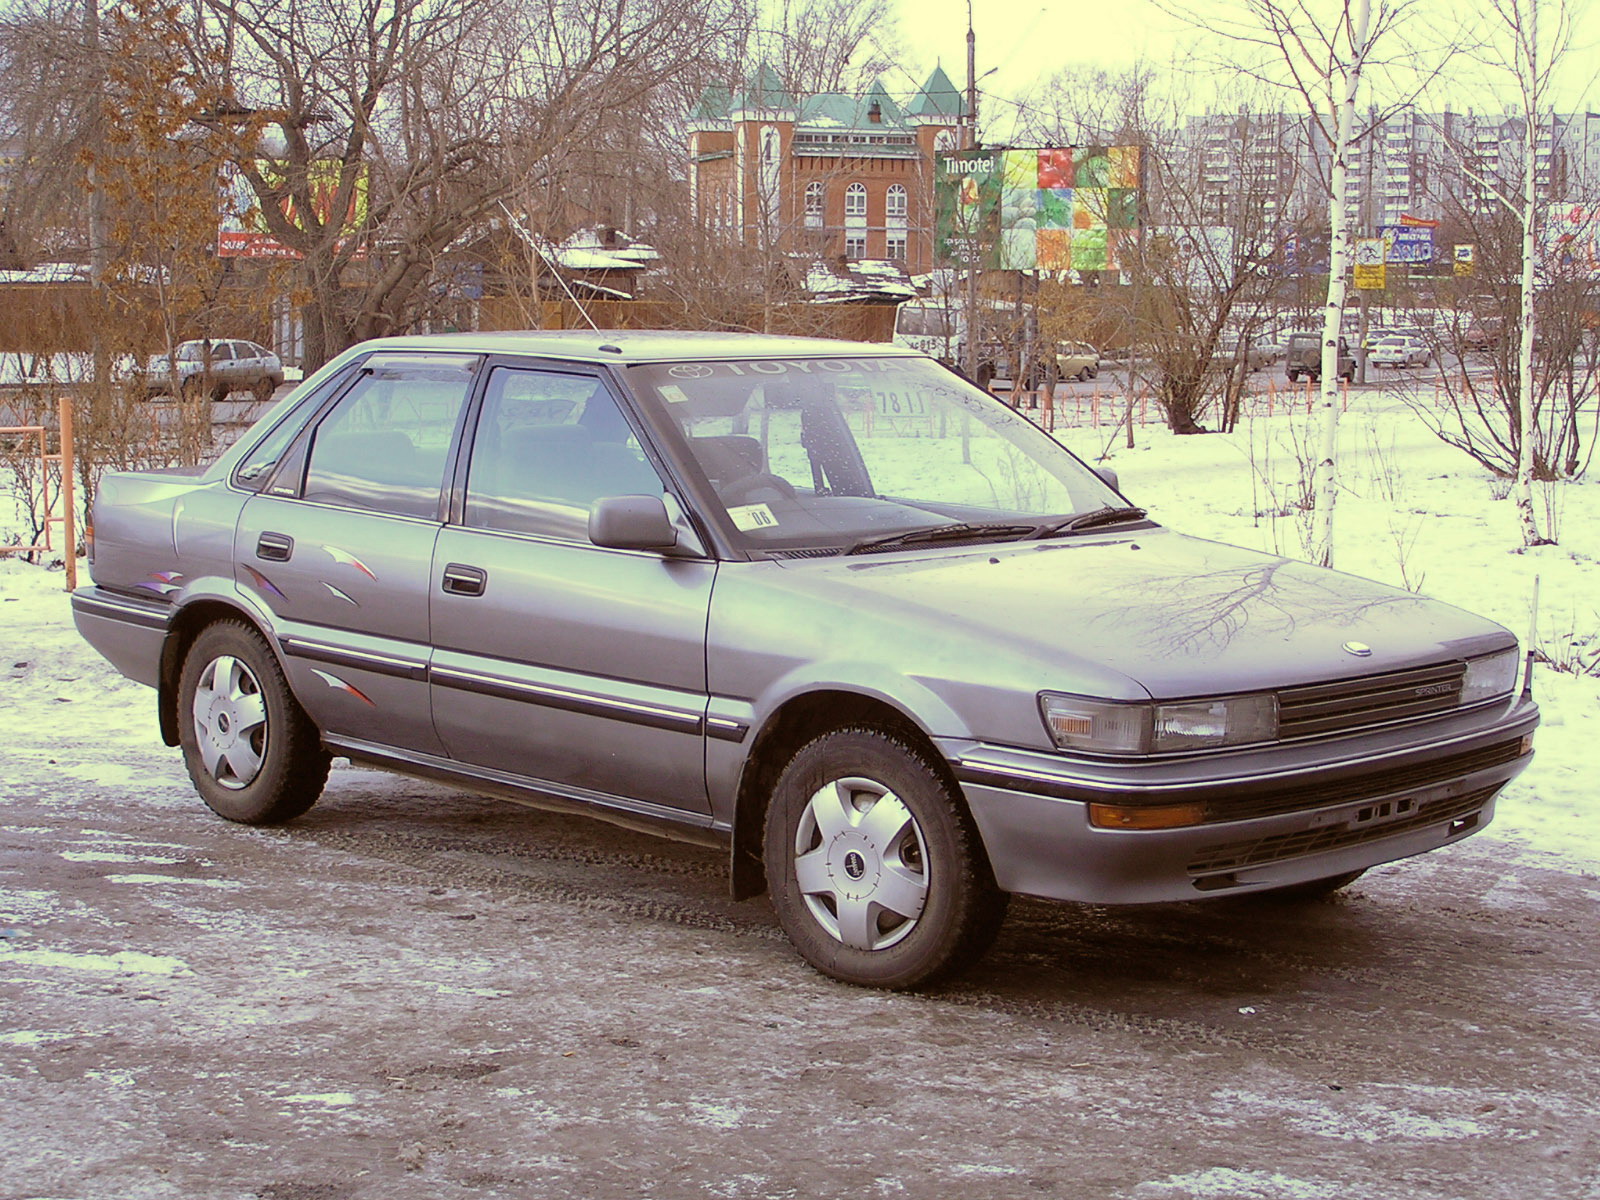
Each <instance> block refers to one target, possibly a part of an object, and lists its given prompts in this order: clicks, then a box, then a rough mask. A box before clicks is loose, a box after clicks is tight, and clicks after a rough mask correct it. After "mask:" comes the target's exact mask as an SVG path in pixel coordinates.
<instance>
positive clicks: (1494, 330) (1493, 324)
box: [1461, 321, 1500, 350]
mask: <svg viewBox="0 0 1600 1200" xmlns="http://www.w3.org/2000/svg"><path fill="white" fill-rule="evenodd" d="M1461 340H1462V341H1463V342H1464V343H1465V344H1466V346H1467V348H1468V349H1469V350H1493V349H1494V348H1495V347H1496V346H1498V345H1499V344H1500V324H1499V322H1497V321H1474V322H1472V324H1470V325H1468V326H1467V331H1466V333H1465V334H1463V335H1462V338H1461Z"/></svg>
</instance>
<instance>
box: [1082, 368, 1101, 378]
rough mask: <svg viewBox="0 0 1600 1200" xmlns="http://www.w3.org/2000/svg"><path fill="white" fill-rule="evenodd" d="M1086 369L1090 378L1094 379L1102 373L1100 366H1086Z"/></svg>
mask: <svg viewBox="0 0 1600 1200" xmlns="http://www.w3.org/2000/svg"><path fill="white" fill-rule="evenodd" d="M1084 370H1085V371H1087V372H1088V374H1089V378H1090V379H1093V378H1095V376H1097V375H1099V374H1100V368H1099V367H1085V368H1084Z"/></svg>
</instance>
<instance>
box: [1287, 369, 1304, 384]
mask: <svg viewBox="0 0 1600 1200" xmlns="http://www.w3.org/2000/svg"><path fill="white" fill-rule="evenodd" d="M1284 374H1285V375H1287V376H1288V377H1289V382H1290V383H1299V382H1300V372H1299V371H1285V372H1284Z"/></svg>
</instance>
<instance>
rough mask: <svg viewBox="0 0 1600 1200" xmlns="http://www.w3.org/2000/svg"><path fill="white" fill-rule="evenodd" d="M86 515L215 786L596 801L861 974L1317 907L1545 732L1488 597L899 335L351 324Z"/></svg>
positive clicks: (264, 810) (891, 983)
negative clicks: (1153, 511)
mask: <svg viewBox="0 0 1600 1200" xmlns="http://www.w3.org/2000/svg"><path fill="white" fill-rule="evenodd" d="M94 529H95V538H94V541H93V543H92V545H93V554H92V558H91V562H90V571H91V573H92V575H93V580H94V582H93V585H92V586H89V587H83V588H79V589H78V590H77V591H76V592H74V593H73V597H72V607H73V612H74V615H75V617H76V620H77V624H78V629H79V630H80V631H81V632H82V634H83V635H84V637H86V638H87V639H88V640H89V641H90V642H91V643H92V644H93V645H94V646H95V647H96V649H98V650H99V651H100V652H101V653H102V654H104V655H105V656H106V658H107V659H109V660H110V661H111V662H112V663H113V664H114V665H115V666H116V667H117V668H118V669H119V670H120V671H122V672H123V673H124V674H126V675H128V676H130V677H131V678H133V679H136V680H138V681H140V682H142V683H146V684H149V685H151V686H152V687H153V688H154V689H155V697H154V700H155V704H154V707H155V710H156V712H155V714H154V715H155V717H156V720H157V722H158V723H159V728H160V730H161V734H162V737H163V738H164V739H165V740H166V742H167V743H168V744H169V745H172V746H177V747H180V748H181V753H182V757H183V760H184V763H185V765H186V766H187V768H188V771H189V775H190V778H191V779H192V780H193V782H194V785H195V788H196V790H197V791H198V792H199V794H200V796H201V798H202V799H203V800H204V801H205V802H206V804H207V805H209V806H210V807H211V808H212V809H213V810H214V811H215V812H216V813H218V814H219V815H220V816H223V817H225V818H227V819H229V820H233V821H240V822H244V823H247V824H267V823H273V822H281V821H287V820H290V819H292V818H294V817H297V816H299V815H300V814H302V813H304V812H306V811H307V810H308V809H309V808H311V806H312V805H313V804H314V803H315V802H316V800H317V798H318V796H319V795H320V794H321V792H322V790H323V786H324V783H325V782H326V780H327V776H328V768H329V762H330V757H331V756H332V755H335V754H337V755H344V756H348V757H350V758H351V759H353V760H356V761H360V762H364V763H371V764H376V765H380V766H384V767H388V768H392V769H394V770H396V771H400V772H402V773H408V774H414V775H420V776H426V777H431V778H435V779H442V780H446V781H449V782H450V783H452V784H454V785H456V786H459V787H466V788H472V789H476V790H481V791H485V792H488V793H492V794H498V795H506V796H510V797H512V798H514V799H518V800H521V801H524V802H527V803H531V804H534V805H538V806H543V807H549V808H552V809H555V810H557V811H564V812H572V811H581V812H588V813H591V814H593V815H596V816H600V817H603V818H605V819H608V820H612V821H615V822H617V823H618V824H621V825H625V826H628V827H631V828H635V829H650V830H655V831H657V832H663V833H667V834H669V835H670V836H673V837H677V838H680V839H685V840H689V841H693V842H698V843H700V844H703V845H706V846H711V847H718V848H720V849H721V850H722V851H723V852H724V853H725V854H726V856H727V860H726V861H727V862H728V863H729V869H730V878H731V883H732V890H733V894H734V896H735V898H736V899H744V898H746V897H749V896H754V895H758V894H760V893H761V892H763V891H765V892H768V893H770V895H771V897H772V903H773V907H774V909H775V910H776V912H777V916H778V922H779V924H780V925H781V926H782V928H783V930H784V931H785V933H787V934H788V936H789V938H790V939H791V941H792V942H793V943H794V945H795V946H796V947H797V949H798V950H799V952H800V953H801V954H802V955H803V956H804V957H805V958H806V960H807V961H809V962H810V963H812V964H813V965H814V966H815V967H816V968H817V969H818V970H820V971H823V972H825V973H827V974H829V975H831V976H834V977H835V978H838V979H842V980H847V981H850V982H854V983H863V984H871V985H875V986H880V987H893V988H904V987H913V986H916V985H918V984H921V983H925V982H927V981H929V980H932V979H935V978H937V977H939V976H940V975H944V974H948V973H950V972H952V971H955V970H958V969H961V968H962V967H964V966H966V965H967V964H969V963H971V962H972V961H973V960H974V959H975V958H976V957H977V956H978V955H979V954H980V953H981V952H982V951H983V950H984V948H985V947H986V946H987V945H988V944H989V943H990V942H991V941H992V940H993V938H994V937H995V934H996V932H997V930H998V928H999V925H1000V922H1001V920H1002V917H1003V915H1004V912H1005V906H1006V898H1007V896H1009V895H1011V894H1021V895H1029V896H1039V897H1044V898H1048V899H1057V900H1073V901H1082V902H1086V903H1089V904H1148V903H1157V902H1169V901H1182V900H1206V899H1217V898H1228V897H1233V898H1242V897H1246V896H1250V895H1251V894H1265V895H1270V896H1272V897H1274V898H1276V899H1277V900H1279V901H1283V900H1287V899H1292V898H1296V897H1298V898H1301V899H1304V898H1307V897H1311V896H1317V895H1324V894H1326V893H1329V892H1331V891H1334V890H1336V889H1338V888H1340V887H1343V886H1344V885H1345V884H1347V883H1349V882H1351V881H1352V880H1353V879H1355V878H1356V877H1357V876H1358V875H1360V874H1361V873H1362V872H1363V871H1364V870H1366V869H1367V868H1368V867H1372V866H1375V865H1377V864H1379V863H1386V862H1391V861H1393V860H1395V859H1399V858H1404V857H1407V856H1409V855H1413V854H1420V853H1423V852H1425V851H1430V850H1433V849H1436V848H1438V847H1441V846H1446V845H1449V844H1451V843H1454V842H1457V841H1460V840H1461V839H1463V838H1465V837H1468V836H1470V835H1471V834H1473V833H1475V832H1476V831H1478V830H1480V829H1482V828H1484V827H1485V826H1486V825H1487V824H1488V823H1489V820H1490V818H1491V816H1492V815H1493V812H1494V805H1495V797H1496V795H1497V794H1498V793H1499V791H1500V789H1501V788H1502V787H1503V786H1504V785H1505V783H1506V782H1507V781H1508V780H1510V779H1511V778H1513V777H1514V776H1515V775H1516V774H1517V773H1518V772H1519V771H1521V770H1522V768H1523V767H1525V766H1526V765H1527V763H1528V761H1529V759H1530V758H1531V756H1532V735H1533V730H1534V727H1535V725H1536V724H1537V722H1538V709H1537V707H1536V705H1535V704H1534V703H1533V702H1532V700H1531V699H1529V698H1528V697H1527V696H1526V695H1524V694H1521V693H1519V692H1518V689H1517V686H1516V685H1517V679H1518V666H1519V662H1520V658H1519V655H1518V652H1517V643H1516V639H1515V638H1514V637H1513V636H1512V635H1511V633H1509V632H1508V631H1507V630H1505V629H1503V628H1502V627H1500V626H1499V625H1497V624H1495V623H1494V622H1492V621H1488V620H1485V619H1483V618H1482V617H1477V616H1473V615H1472V614H1470V613H1466V612H1462V611H1461V610H1459V609H1455V608H1452V607H1450V606H1449V605H1446V604H1441V603H1439V602H1438V601H1435V600H1430V599H1428V598H1427V597H1424V596H1420V595H1416V594H1413V593H1411V592H1407V591H1404V590H1401V589H1399V588H1394V587H1388V586H1386V585H1383V584H1379V583H1374V582H1370V581H1368V580H1363V579H1357V578H1355V577H1353V576H1350V575H1345V574H1338V573H1335V572H1333V571H1328V570H1323V569H1321V568H1318V567H1314V566H1311V565H1309V564H1307V563H1302V562H1295V561H1293V560H1290V559H1285V558H1280V557H1277V556H1274V555H1268V554H1263V553H1260V552H1257V551H1252V550H1245V549H1240V548H1238V547H1233V546H1227V545H1223V544H1221V543H1218V542H1215V541H1211V540H1208V539H1205V538H1197V537H1191V536H1188V535H1185V534H1181V533H1177V532H1175V531H1172V530H1169V529H1166V528H1163V527H1162V526H1161V525H1159V524H1157V523H1156V522H1154V521H1152V520H1150V519H1149V517H1148V516H1147V514H1146V513H1145V511H1144V510H1143V509H1141V508H1138V507H1136V506H1134V505H1132V504H1130V503H1129V501H1128V500H1127V499H1126V498H1125V497H1124V496H1123V495H1122V494H1121V492H1120V491H1118V489H1117V486H1116V480H1115V478H1114V477H1113V476H1111V475H1110V473H1109V472H1108V471H1105V470H1100V471H1095V470H1091V469H1090V468H1089V467H1088V466H1087V465H1085V464H1084V463H1083V462H1082V461H1081V460H1079V459H1077V458H1075V457H1074V456H1073V455H1072V454H1071V453H1069V452H1068V451H1067V450H1066V449H1065V448H1064V447H1062V446H1061V445H1060V444H1059V443H1057V442H1056V441H1055V440H1054V439H1053V438H1051V437H1050V436H1049V435H1048V434H1046V433H1044V432H1043V431H1042V430H1040V429H1039V428H1038V427H1037V426H1035V425H1033V424H1030V423H1029V422H1028V421H1026V420H1025V419H1023V418H1022V417H1020V416H1018V415H1017V414H1016V413H1015V412H1013V411H1011V410H1010V409H1009V408H1007V407H1006V405H1005V404H1003V403H1002V402H1001V401H999V400H998V399H996V398H995V397H994V396H992V395H989V394H987V393H986V392H984V391H983V390H982V389H980V388H978V387H976V386H974V385H973V384H971V383H968V382H966V381H965V380H963V379H961V378H960V377H959V376H957V375H956V374H955V373H953V372H952V371H950V370H948V369H946V368H945V367H943V366H940V365H939V364H938V363H936V362H934V361H933V360H931V359H929V358H926V357H923V356H922V355H919V354H915V353H912V352H909V351H906V350H903V349H901V348H899V347H895V346H879V345H862V344H857V343H852V342H839V341H821V340H813V339H807V338H777V337H765V336H758V335H743V336H741V335H730V334H692V333H667V332H642V331H635V330H621V329H616V330H604V331H601V332H593V333H591V332H579V331H569V332H558V333H497V334H496V333H485V334H458V335H444V336H434V337H405V338H389V339H384V340H382V341H377V342H368V343H365V344H363V345H359V346H355V347H353V348H351V349H350V350H348V351H346V352H345V353H343V354H341V355H340V356H339V357H337V358H336V359H334V360H333V361H332V362H330V363H328V364H327V365H326V366H325V367H323V369H322V370H320V371H319V372H317V373H316V374H315V375H313V376H312V377H311V378H310V379H308V380H306V382H305V383H304V384H303V385H302V386H301V387H300V388H298V389H297V390H296V391H295V392H294V393H293V395H291V396H290V397H289V398H287V399H286V400H284V401H283V402H282V403H281V404H279V405H278V406H277V407H276V408H275V409H273V411H272V412H271V414H270V415H269V416H268V417H267V418H266V419H265V420H263V421H262V422H261V423H260V424H258V425H257V426H256V427H255V428H254V429H253V430H251V431H250V432H249V433H247V434H246V435H245V436H244V437H243V438H241V439H240V440H239V441H238V442H237V443H236V444H235V445H234V446H233V447H232V448H231V449H230V450H228V451H227V452H226V453H225V454H223V456H222V457H221V458H219V459H218V460H217V461H216V462H215V463H214V464H213V465H212V466H210V467H209V468H207V469H205V470H204V471H203V472H201V473H199V474H195V473H192V472H188V471H182V470H174V471H143V472H120V473H119V472H113V473H109V474H107V475H106V476H105V477H104V479H103V481H102V482H101V485H100V488H99V489H98V491H97V493H96V500H95V508H94ZM1202 532H1205V531H1202ZM108 753H114V750H110V751H108ZM438 803H439V804H440V805H441V806H447V805H448V803H449V800H448V797H444V798H443V799H441V800H440V801H439V802H438ZM340 819H345V818H342V817H341V816H340V815H338V814H335V815H333V816H330V817H329V821H337V820H340ZM590 885H591V886H594V887H598V888H604V887H605V881H604V879H602V878H599V877H598V876H595V877H593V878H591V880H590ZM1334 915H1337V914H1334ZM1330 919H1332V918H1331V917H1330ZM1438 921H1439V923H1440V925H1441V927H1443V926H1446V925H1448V923H1449V920H1448V916H1447V914H1441V915H1440V916H1439V917H1438ZM1380 925H1381V922H1373V923H1372V927H1371V929H1369V930H1367V931H1366V934H1365V935H1364V936H1372V937H1378V936H1381V930H1380V929H1379V926H1380ZM1441 936H1444V935H1443V934H1441ZM1008 969H1009V968H1008Z"/></svg>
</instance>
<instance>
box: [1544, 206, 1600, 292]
mask: <svg viewBox="0 0 1600 1200" xmlns="http://www.w3.org/2000/svg"><path fill="white" fill-rule="evenodd" d="M1538 228H1539V243H1540V248H1541V250H1542V251H1543V257H1544V261H1543V263H1542V266H1543V269H1544V273H1545V275H1546V276H1547V277H1550V278H1557V279H1596V278H1600V207H1596V206H1594V205H1589V204H1551V205H1548V206H1546V207H1545V208H1544V209H1543V210H1542V211H1541V212H1540V214H1539V226H1538Z"/></svg>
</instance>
